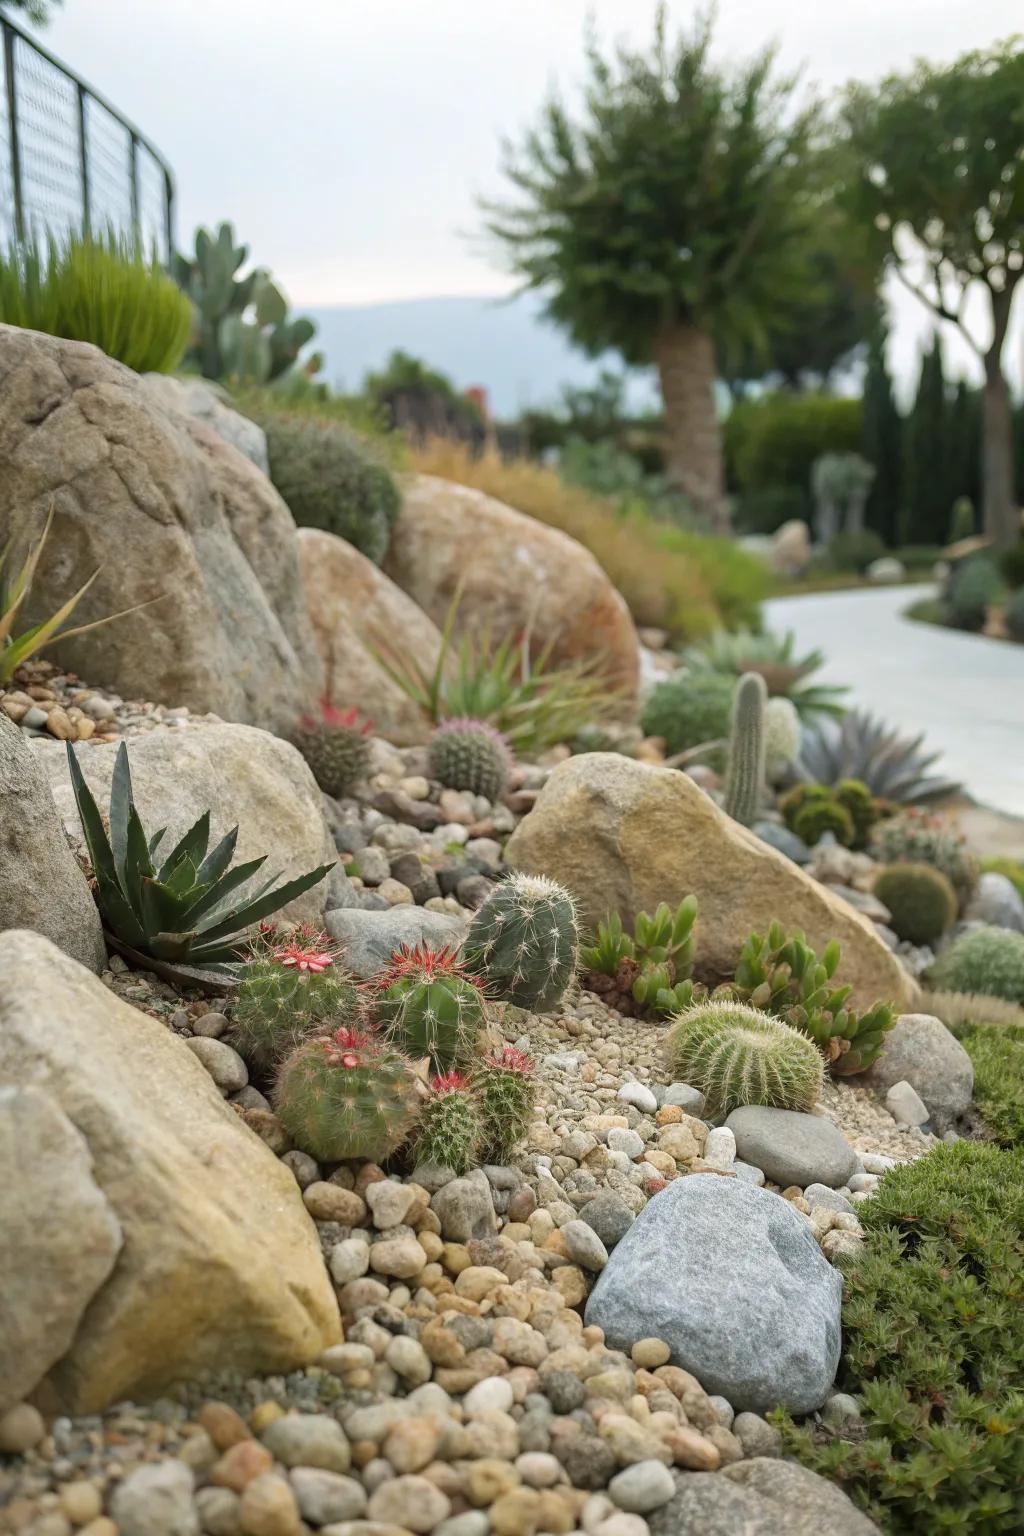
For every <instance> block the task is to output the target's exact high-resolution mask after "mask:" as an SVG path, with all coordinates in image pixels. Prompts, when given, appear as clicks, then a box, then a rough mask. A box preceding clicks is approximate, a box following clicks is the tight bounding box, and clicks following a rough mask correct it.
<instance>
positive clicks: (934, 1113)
mask: <svg viewBox="0 0 1024 1536" xmlns="http://www.w3.org/2000/svg"><path fill="white" fill-rule="evenodd" d="M859 1081H860V1082H861V1083H863V1084H864V1085H865V1086H866V1087H869V1088H872V1089H874V1090H875V1092H876V1093H878V1094H879V1096H880V1097H885V1095H886V1094H887V1092H888V1091H889V1089H891V1088H894V1087H895V1086H896V1084H897V1083H904V1082H905V1083H909V1084H910V1086H911V1087H912V1088H913V1089H914V1090H915V1092H916V1093H917V1094H918V1095H919V1097H920V1098H921V1099H923V1100H924V1103H925V1105H926V1107H927V1110H928V1118H929V1120H930V1121H931V1123H932V1125H933V1126H934V1127H935V1130H936V1131H937V1133H938V1134H939V1135H940V1136H941V1135H942V1134H943V1132H944V1131H947V1130H950V1129H952V1128H953V1125H954V1123H955V1122H956V1121H957V1120H958V1119H959V1117H960V1116H961V1115H963V1114H964V1113H965V1112H966V1111H967V1110H968V1109H969V1107H970V1103H971V1097H972V1095H973V1093H974V1066H973V1064H972V1062H971V1058H970V1057H969V1056H968V1054H967V1052H966V1051H965V1050H964V1048H963V1046H962V1045H961V1044H960V1042H959V1040H957V1039H956V1037H955V1036H954V1035H952V1034H951V1033H950V1032H949V1030H948V1029H947V1028H946V1026H945V1024H943V1023H942V1021H941V1020H940V1019H936V1018H934V1017H933V1016H932V1015H931V1014H929V1013H905V1014H903V1015H902V1016H901V1017H900V1018H899V1019H897V1021H896V1025H895V1028H894V1029H892V1030H891V1031H890V1032H889V1034H888V1035H887V1036H886V1040H885V1048H884V1049H883V1051H882V1054H881V1056H879V1058H878V1060H877V1061H876V1062H875V1064H874V1065H873V1066H871V1067H869V1068H868V1070H867V1071H866V1072H862V1073H861V1075H860V1079H859Z"/></svg>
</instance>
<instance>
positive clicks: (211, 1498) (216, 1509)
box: [196, 1488, 241, 1536]
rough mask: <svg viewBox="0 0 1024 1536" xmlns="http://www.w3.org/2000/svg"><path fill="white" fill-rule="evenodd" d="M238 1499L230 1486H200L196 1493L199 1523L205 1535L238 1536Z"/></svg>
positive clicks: (239, 1527)
mask: <svg viewBox="0 0 1024 1536" xmlns="http://www.w3.org/2000/svg"><path fill="white" fill-rule="evenodd" d="M240 1502H241V1501H240V1499H239V1497H238V1494H237V1493H232V1491H231V1489H230V1488H200V1489H199V1492H198V1493H197V1494H196V1509H197V1510H198V1511H199V1524H200V1526H201V1527H202V1529H203V1530H204V1532H205V1533H206V1536H238V1533H239V1531H240V1529H241V1526H240V1525H239V1522H238V1506H239V1503H240Z"/></svg>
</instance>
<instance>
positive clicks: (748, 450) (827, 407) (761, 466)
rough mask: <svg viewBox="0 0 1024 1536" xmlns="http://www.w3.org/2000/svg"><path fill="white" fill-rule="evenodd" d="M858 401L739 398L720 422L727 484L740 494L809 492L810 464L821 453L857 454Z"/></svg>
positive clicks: (782, 394) (804, 396) (782, 393)
mask: <svg viewBox="0 0 1024 1536" xmlns="http://www.w3.org/2000/svg"><path fill="white" fill-rule="evenodd" d="M862 415H863V412H862V406H861V402H860V401H859V400H846V399H841V398H839V397H837V396H835V395H823V394H814V393H811V392H801V393H798V392H795V391H792V390H779V391H777V392H776V393H774V394H767V395H761V396H760V397H759V398H757V399H751V400H741V401H740V402H739V403H738V404H737V405H734V406H733V408H732V410H731V411H730V412H729V415H728V416H727V418H726V420H725V424H724V438H725V453H726V464H727V467H728V470H729V477H730V481H731V482H733V483H735V484H736V485H738V486H739V489H740V491H741V493H742V494H743V496H750V495H752V494H754V493H755V492H764V491H767V490H769V489H778V488H781V487H796V488H799V489H800V490H802V491H805V492H807V493H808V494H809V492H810V485H811V466H812V465H813V463H814V461H815V459H818V458H820V457H821V455H822V454H824V453H858V452H859V451H860V447H861V436H862Z"/></svg>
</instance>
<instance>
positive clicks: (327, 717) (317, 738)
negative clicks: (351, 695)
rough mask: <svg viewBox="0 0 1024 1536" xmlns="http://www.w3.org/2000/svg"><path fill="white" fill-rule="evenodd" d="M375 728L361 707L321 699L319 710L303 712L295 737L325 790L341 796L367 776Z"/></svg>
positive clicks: (334, 795)
mask: <svg viewBox="0 0 1024 1536" xmlns="http://www.w3.org/2000/svg"><path fill="white" fill-rule="evenodd" d="M372 731H373V726H372V725H371V724H370V722H369V721H368V720H363V719H362V718H361V716H360V714H359V711H358V710H357V709H336V708H335V707H334V705H333V704H330V703H329V702H328V701H327V700H326V699H321V701H320V712H319V714H318V715H303V717H302V719H301V720H300V721H299V725H298V729H297V730H296V732H295V734H294V736H293V738H292V739H293V741H294V743H295V745H296V746H297V747H298V749H299V751H300V752H301V753H302V755H303V757H304V758H305V759H306V762H307V763H308V764H309V766H310V768H311V769H312V770H313V777H314V778H315V779H316V782H317V783H318V784H319V786H320V788H321V789H322V790H323V792H324V794H325V795H330V796H331V798H332V799H334V800H337V799H340V798H341V796H342V795H347V794H348V792H349V790H350V789H351V788H352V786H353V785H354V784H358V782H359V780H360V779H365V777H366V775H367V772H368V771H369V767H370V742H369V737H370V735H371V733H372Z"/></svg>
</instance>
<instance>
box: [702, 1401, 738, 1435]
mask: <svg viewBox="0 0 1024 1536" xmlns="http://www.w3.org/2000/svg"><path fill="white" fill-rule="evenodd" d="M708 1402H709V1403H710V1404H711V1406H712V1408H713V1409H714V1410H715V1417H716V1418H717V1420H718V1422H719V1424H723V1425H724V1426H725V1428H726V1429H731V1428H732V1424H733V1420H734V1419H735V1417H736V1414H735V1412H734V1410H733V1406H732V1403H730V1401H729V1399H728V1398H727V1397H714V1396H712V1397H709V1398H708Z"/></svg>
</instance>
